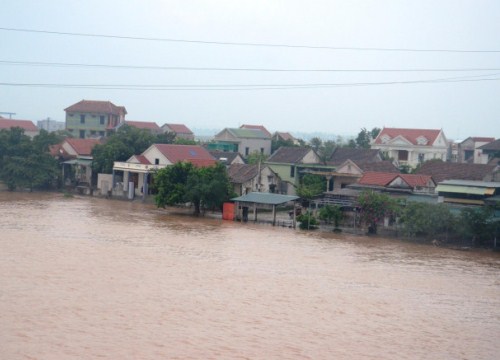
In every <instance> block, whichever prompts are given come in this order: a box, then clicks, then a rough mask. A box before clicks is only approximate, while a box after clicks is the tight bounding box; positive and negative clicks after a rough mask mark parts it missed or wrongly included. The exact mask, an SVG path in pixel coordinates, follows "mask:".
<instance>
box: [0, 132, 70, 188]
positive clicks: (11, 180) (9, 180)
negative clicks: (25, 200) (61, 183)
mask: <svg viewBox="0 0 500 360" xmlns="http://www.w3.org/2000/svg"><path fill="white" fill-rule="evenodd" d="M59 141H60V139H59V138H58V136H57V135H55V134H49V133H48V132H47V131H45V130H42V131H40V134H39V135H37V136H35V137H34V138H33V140H32V139H31V138H30V137H29V136H27V135H25V134H24V130H23V129H20V128H12V129H9V130H5V129H4V130H0V181H3V182H4V183H5V184H6V185H7V187H8V189H9V190H10V191H13V190H16V189H17V188H28V189H29V190H30V191H33V190H34V189H48V188H51V187H55V186H57V182H58V178H59V175H60V170H59V167H58V164H57V161H56V160H55V159H54V158H52V156H50V154H49V146H50V145H52V144H56V143H58V142H59Z"/></svg>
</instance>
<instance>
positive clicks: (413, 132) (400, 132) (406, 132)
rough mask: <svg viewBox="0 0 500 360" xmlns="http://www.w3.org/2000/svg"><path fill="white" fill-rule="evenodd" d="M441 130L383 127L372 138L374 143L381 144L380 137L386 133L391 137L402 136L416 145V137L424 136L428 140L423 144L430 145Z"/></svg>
mask: <svg viewBox="0 0 500 360" xmlns="http://www.w3.org/2000/svg"><path fill="white" fill-rule="evenodd" d="M440 132H441V130H436V129H399V128H383V129H382V131H380V133H379V134H378V136H377V137H376V138H375V140H374V144H383V142H382V140H381V139H382V137H383V136H384V135H388V136H389V137H390V138H391V139H394V138H395V137H398V136H402V137H404V138H405V139H406V140H408V141H409V142H410V143H412V144H413V145H418V143H417V138H419V137H420V136H424V137H425V138H426V139H427V140H428V142H427V145H425V146H432V144H433V143H434V141H436V139H437V137H438V135H439V133H440Z"/></svg>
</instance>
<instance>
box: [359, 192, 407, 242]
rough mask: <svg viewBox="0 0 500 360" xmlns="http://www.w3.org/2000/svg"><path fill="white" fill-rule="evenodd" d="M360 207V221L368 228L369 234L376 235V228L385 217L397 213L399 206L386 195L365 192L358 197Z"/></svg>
mask: <svg viewBox="0 0 500 360" xmlns="http://www.w3.org/2000/svg"><path fill="white" fill-rule="evenodd" d="M358 203H359V206H360V207H361V221H363V222H364V223H365V224H366V225H367V226H368V233H369V234H376V233H377V226H378V224H379V222H380V221H382V220H383V219H384V218H385V217H388V216H394V215H396V214H397V213H398V212H399V209H400V207H399V205H398V203H397V202H396V200H394V199H393V198H391V197H390V196H389V195H387V194H383V193H379V192H375V191H371V190H366V191H363V192H362V193H361V194H360V195H359V197H358Z"/></svg>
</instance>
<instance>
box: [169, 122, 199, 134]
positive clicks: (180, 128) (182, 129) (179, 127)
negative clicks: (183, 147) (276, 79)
mask: <svg viewBox="0 0 500 360" xmlns="http://www.w3.org/2000/svg"><path fill="white" fill-rule="evenodd" d="M165 125H167V126H168V127H169V128H170V129H171V130H172V131H173V132H174V133H176V134H190V135H191V134H193V132H192V131H191V130H189V128H188V127H187V126H186V125H184V124H165Z"/></svg>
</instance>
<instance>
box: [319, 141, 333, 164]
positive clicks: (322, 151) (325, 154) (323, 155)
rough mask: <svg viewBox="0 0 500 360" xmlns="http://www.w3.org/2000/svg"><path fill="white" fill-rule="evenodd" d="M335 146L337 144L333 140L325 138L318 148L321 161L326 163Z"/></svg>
mask: <svg viewBox="0 0 500 360" xmlns="http://www.w3.org/2000/svg"><path fill="white" fill-rule="evenodd" d="M336 147H337V144H336V143H335V141H333V140H327V141H325V142H323V144H322V145H321V146H320V148H319V150H318V156H319V158H320V160H321V162H322V163H324V164H325V163H326V162H327V161H328V160H330V158H331V157H332V154H333V151H334V150H335V148H336Z"/></svg>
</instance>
